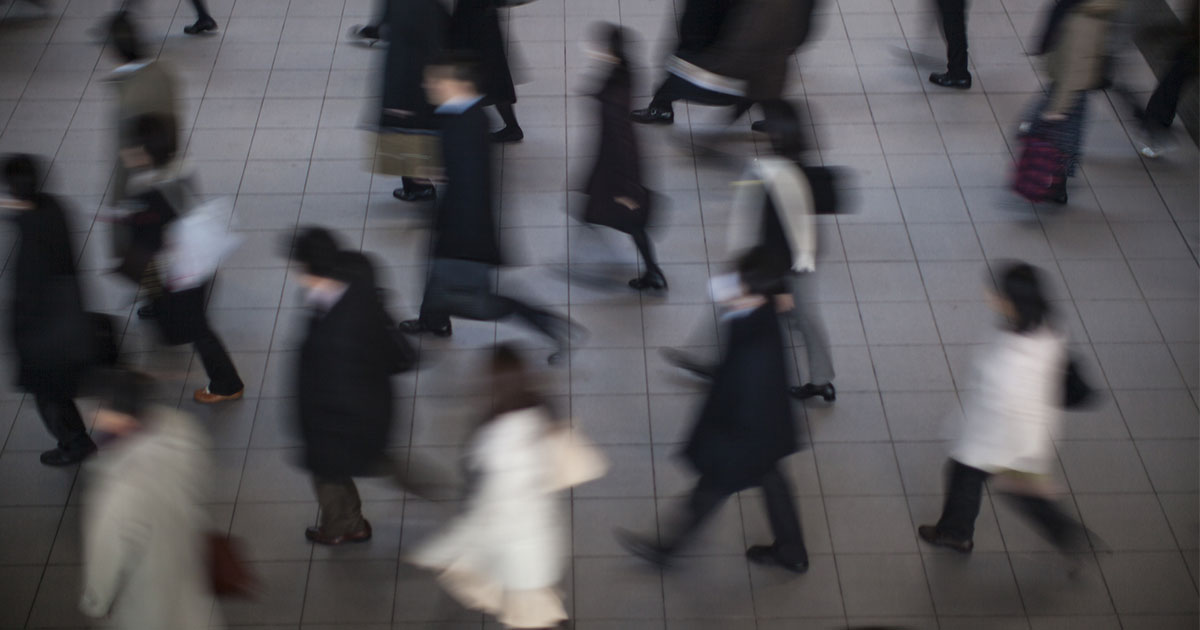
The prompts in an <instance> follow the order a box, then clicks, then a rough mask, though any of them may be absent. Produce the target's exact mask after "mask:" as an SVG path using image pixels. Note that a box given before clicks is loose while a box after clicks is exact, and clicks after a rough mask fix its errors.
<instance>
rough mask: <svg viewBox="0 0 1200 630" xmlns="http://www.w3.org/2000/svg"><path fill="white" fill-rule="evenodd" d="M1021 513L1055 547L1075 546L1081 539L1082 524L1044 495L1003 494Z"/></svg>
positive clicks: (1067, 547) (1065, 549)
mask: <svg viewBox="0 0 1200 630" xmlns="http://www.w3.org/2000/svg"><path fill="white" fill-rule="evenodd" d="M1003 496H1004V497H1005V498H1007V499H1008V500H1009V501H1012V502H1013V504H1014V505H1016V506H1017V509H1018V510H1020V511H1021V513H1022V514H1024V515H1025V516H1027V517H1029V519H1030V520H1032V521H1033V523H1034V524H1035V525H1036V526H1037V528H1038V529H1039V530H1040V531H1041V532H1042V534H1043V535H1045V536H1046V538H1047V539H1048V540H1050V542H1052V543H1054V545H1055V546H1056V547H1058V548H1059V549H1062V550H1064V551H1070V550H1072V549H1074V548H1076V545H1077V544H1078V543H1079V542H1081V541H1082V539H1083V526H1082V525H1080V524H1079V523H1078V522H1077V521H1076V520H1075V519H1073V518H1071V517H1070V516H1069V515H1068V514H1067V513H1066V512H1065V511H1063V509H1062V508H1060V507H1059V506H1058V504H1057V503H1055V502H1054V501H1052V500H1050V499H1047V498H1045V497H1039V496H1032V495H1024V494H1008V493H1006V494H1004V495H1003Z"/></svg>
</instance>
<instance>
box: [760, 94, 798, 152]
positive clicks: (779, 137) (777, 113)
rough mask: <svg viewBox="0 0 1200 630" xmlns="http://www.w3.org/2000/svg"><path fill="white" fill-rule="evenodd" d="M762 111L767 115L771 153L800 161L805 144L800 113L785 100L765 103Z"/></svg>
mask: <svg viewBox="0 0 1200 630" xmlns="http://www.w3.org/2000/svg"><path fill="white" fill-rule="evenodd" d="M762 109H763V113H764V114H765V115H766V123H765V124H766V127H767V137H768V138H769V139H770V141H771V151H772V152H773V153H774V154H775V155H778V156H779V157H784V158H787V159H789V160H793V161H799V160H800V155H801V153H803V152H804V148H805V142H804V129H803V128H802V127H801V124H800V113H799V112H798V111H797V110H796V107H795V106H794V105H792V104H791V103H789V102H787V101H785V100H774V101H768V102H765V103H763V104H762Z"/></svg>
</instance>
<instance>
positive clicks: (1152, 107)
mask: <svg viewBox="0 0 1200 630" xmlns="http://www.w3.org/2000/svg"><path fill="white" fill-rule="evenodd" d="M1196 66H1197V53H1196V43H1195V42H1194V41H1190V40H1189V41H1185V42H1184V43H1183V44H1181V45H1180V47H1179V48H1178V49H1176V50H1175V54H1174V55H1173V56H1172V58H1171V65H1170V67H1168V68H1167V73H1166V74H1164V75H1163V77H1162V79H1161V80H1160V81H1159V82H1158V87H1156V88H1154V93H1153V94H1151V95H1150V101H1149V102H1147V103H1146V118H1147V119H1148V120H1150V121H1151V122H1154V123H1157V124H1158V125H1159V126H1161V127H1163V128H1166V127H1170V126H1171V123H1172V122H1173V121H1174V120H1175V107H1176V106H1177V105H1178V104H1179V93H1180V92H1181V91H1182V90H1183V85H1184V84H1185V83H1187V80H1188V78H1190V77H1192V76H1193V75H1195V74H1196Z"/></svg>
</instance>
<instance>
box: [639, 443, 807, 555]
mask: <svg viewBox="0 0 1200 630" xmlns="http://www.w3.org/2000/svg"><path fill="white" fill-rule="evenodd" d="M758 485H759V487H761V488H762V493H763V499H764V501H765V502H766V504H767V518H768V520H769V521H770V523H771V533H772V534H774V535H775V543H774V546H775V549H776V552H777V553H778V554H779V556H780V557H781V558H782V559H784V560H786V561H788V562H802V561H807V560H808V551H807V550H806V549H805V547H804V532H803V531H802V530H801V529H800V517H799V515H798V513H797V512H796V504H795V503H794V502H793V501H792V495H791V490H790V489H789V488H788V484H787V480H785V479H784V477H783V475H782V474H780V472H779V468H778V466H776V467H773V468H772V469H771V470H770V471H769V472H767V474H765V475H763V476H762V478H761V479H759V480H758ZM730 494H732V492H730V491H729V490H727V489H725V488H723V487H721V486H720V485H717V484H715V483H713V481H712V480H711V479H709V478H707V477H704V476H701V477H700V481H699V482H697V483H696V487H695V488H694V489H693V490H692V494H691V496H690V497H688V501H687V507H686V508H685V513H684V514H683V517H682V519H680V524H679V525H678V526H677V527H676V529H675V531H674V532H670V533H668V534H667V536H666V537H664V539H663V544H662V547H663V550H664V551H666V552H667V553H674V552H676V551H678V550H679V549H680V548H681V547H682V546H683V545H684V544H685V543H687V541H688V540H690V539H691V538H692V537H693V536H695V534H696V533H697V532H698V531H699V530H700V526H701V525H703V524H704V521H706V520H708V517H709V516H711V515H712V514H713V513H714V512H716V511H717V508H719V507H721V504H722V503H724V502H725V499H727V498H729V495H730Z"/></svg>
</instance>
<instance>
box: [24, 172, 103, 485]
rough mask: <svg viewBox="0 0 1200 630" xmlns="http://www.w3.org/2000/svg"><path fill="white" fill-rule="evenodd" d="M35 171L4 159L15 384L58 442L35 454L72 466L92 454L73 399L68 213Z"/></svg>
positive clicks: (79, 322)
mask: <svg viewBox="0 0 1200 630" xmlns="http://www.w3.org/2000/svg"><path fill="white" fill-rule="evenodd" d="M40 182H41V173H40V172H39V169H37V167H36V166H35V164H34V161H33V158H31V157H30V156H28V155H14V156H10V157H8V158H6V159H5V160H4V184H5V186H4V187H5V188H6V189H7V190H8V195H7V197H4V196H0V207H3V208H5V209H8V210H15V211H16V212H15V215H14V216H13V220H14V222H15V223H16V226H17V231H18V233H19V234H20V238H19V240H18V241H17V248H16V253H15V254H14V257H13V259H12V260H13V262H12V269H13V294H12V302H11V304H12V306H11V308H12V310H11V318H12V319H11V321H10V328H9V331H10V333H11V335H12V343H13V347H14V348H15V349H16V351H17V352H16V354H17V363H18V366H17V385H18V386H19V387H20V388H21V389H24V390H25V391H26V392H29V393H30V394H32V395H33V402H34V404H35V405H36V406H37V410H38V414H39V415H41V417H42V422H43V423H45V425H46V429H47V430H49V431H50V433H51V435H53V436H54V437H55V439H56V440H58V446H57V447H56V448H54V449H52V450H49V451H46V452H44V453H42V455H41V462H42V463H43V464H46V465H47V466H66V465H69V464H74V463H76V462H78V461H80V460H82V459H83V458H85V457H87V456H88V455H91V454H92V453H94V452H96V444H95V443H94V442H92V438H91V437H89V436H88V432H87V426H86V425H84V423H83V417H82V416H80V414H79V407H78V406H76V404H75V401H74V400H73V398H74V396H75V393H76V391H75V390H76V389H77V386H78V382H79V377H80V375H81V372H82V369H83V367H84V365H83V363H84V360H85V359H86V356H85V355H80V354H79V353H78V352H77V351H78V350H80V349H81V348H82V346H83V345H84V344H85V343H86V337H85V338H83V339H81V338H80V337H79V335H80V333H81V332H86V330H87V323H86V322H87V320H86V316H85V315H84V312H83V301H82V297H81V295H80V289H79V280H78V278H77V277H76V273H75V250H74V249H73V248H72V247H71V235H70V233H69V232H68V230H67V219H66V213H65V212H64V211H63V208H62V206H60V205H59V203H58V201H57V200H56V199H55V198H54V197H52V196H50V195H47V194H45V193H43V192H41V191H40V190H39V189H38V186H39V184H40Z"/></svg>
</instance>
